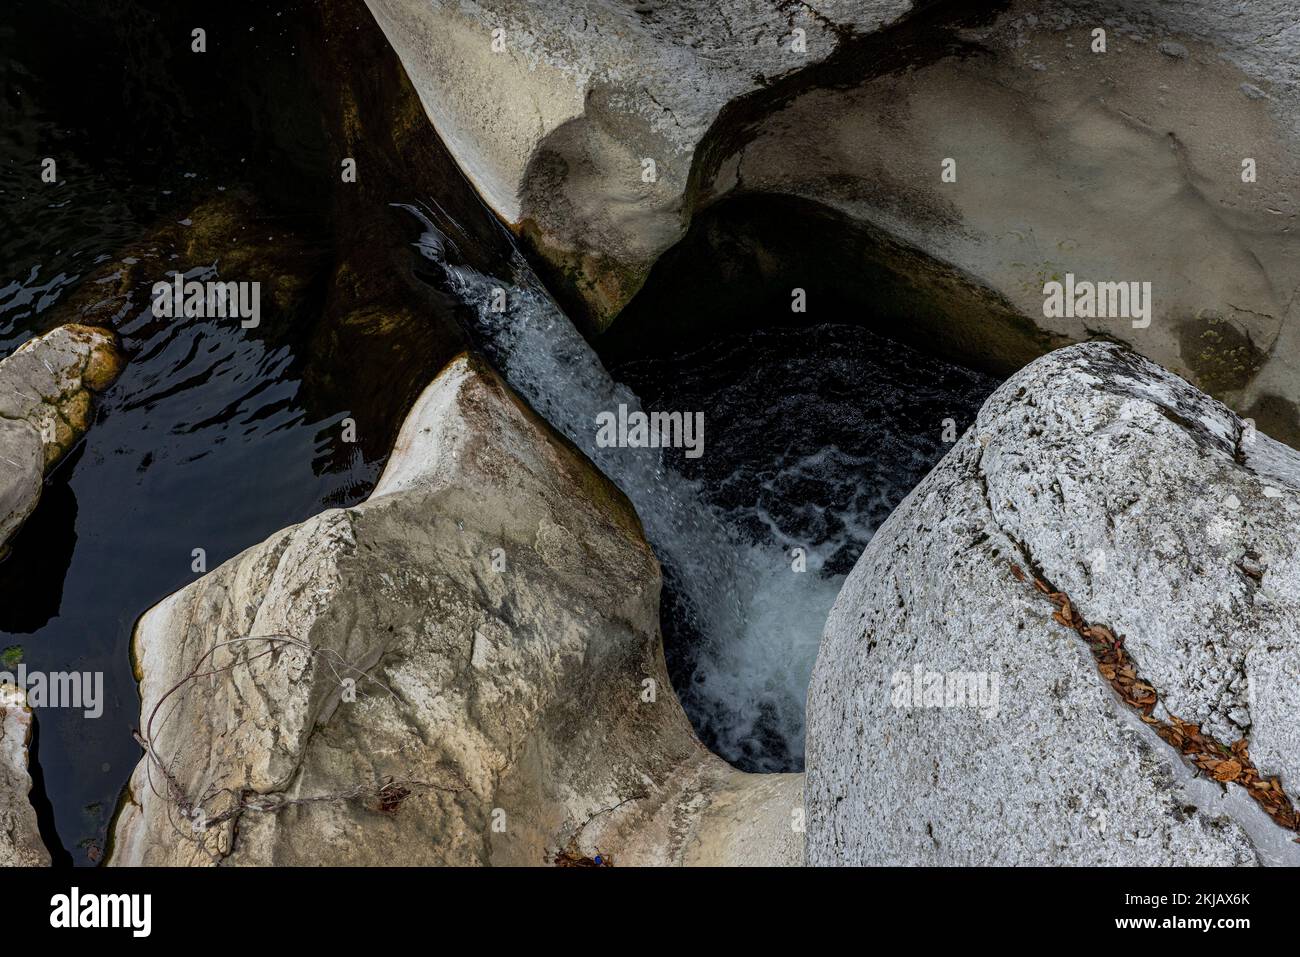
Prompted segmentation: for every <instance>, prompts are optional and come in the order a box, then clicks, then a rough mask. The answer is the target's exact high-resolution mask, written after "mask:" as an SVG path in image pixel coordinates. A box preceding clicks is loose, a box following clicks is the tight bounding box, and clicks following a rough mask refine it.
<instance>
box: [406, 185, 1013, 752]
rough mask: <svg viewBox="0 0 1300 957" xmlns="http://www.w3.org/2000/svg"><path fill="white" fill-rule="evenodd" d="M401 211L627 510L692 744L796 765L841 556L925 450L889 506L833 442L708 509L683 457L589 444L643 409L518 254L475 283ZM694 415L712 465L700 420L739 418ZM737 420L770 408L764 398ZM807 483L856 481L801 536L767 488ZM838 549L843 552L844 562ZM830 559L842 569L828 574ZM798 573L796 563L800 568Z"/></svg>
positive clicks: (487, 344)
mask: <svg viewBox="0 0 1300 957" xmlns="http://www.w3.org/2000/svg"><path fill="white" fill-rule="evenodd" d="M402 208H404V209H406V210H408V211H409V212H411V213H412V214H413V215H415V216H416V217H418V218H419V219H420V221H421V222H422V223H423V225H424V229H425V231H424V234H423V235H422V236H421V237H420V239H419V240H418V241H417V243H416V244H415V245H416V247H417V248H418V249H419V251H420V253H421V254H422V255H423V256H424V257H425V258H426V259H428V260H429V261H431V262H433V263H436V264H437V265H438V267H439V268H440V270H441V272H442V273H443V276H444V282H445V284H446V286H447V289H448V291H449V292H450V293H451V294H452V295H454V296H455V297H456V298H457V299H459V300H460V301H461V302H462V303H463V304H464V305H465V306H467V307H468V310H467V312H468V315H469V316H470V317H471V322H472V324H473V326H474V328H473V329H472V334H473V336H474V338H475V340H476V342H477V344H478V346H479V348H480V349H481V350H482V351H483V352H484V353H485V354H486V355H487V356H488V358H489V359H490V360H491V361H492V362H493V364H494V366H495V367H496V368H497V369H498V370H499V371H500V372H501V373H502V374H503V375H504V376H505V378H506V380H507V381H508V382H509V383H510V385H511V387H512V388H513V389H514V390H515V391H516V392H518V393H519V394H520V395H522V396H523V397H524V398H525V399H526V400H527V401H528V402H529V403H530V404H531V405H532V407H533V408H534V409H535V410H536V411H537V412H538V413H539V414H541V415H542V416H544V417H545V418H546V419H547V421H549V422H550V423H551V424H552V425H553V426H554V427H555V428H556V429H558V430H559V431H560V432H562V433H563V434H564V435H565V436H567V437H568V438H569V440H570V441H572V442H573V443H574V444H575V445H577V446H578V447H579V448H580V449H582V451H583V452H584V453H585V454H586V455H587V456H588V457H589V458H590V459H591V460H592V461H593V462H595V463H596V465H597V466H598V467H599V468H600V469H601V470H602V471H603V472H604V473H605V474H606V475H607V476H608V477H609V478H610V479H611V480H612V481H613V482H614V483H615V484H617V485H618V487H619V488H620V489H622V491H623V492H624V494H626V495H627V497H628V498H629V499H630V500H631V502H632V504H633V505H634V506H635V508H636V510H637V513H638V515H639V516H640V518H641V521H642V524H643V526H644V528H645V532H646V537H647V538H648V540H649V541H650V544H651V545H652V546H653V547H654V549H655V552H656V554H657V555H658V556H659V558H660V561H661V563H662V564H663V566H664V569H665V579H666V582H665V584H666V588H668V589H671V591H672V599H673V606H674V615H675V616H676V618H677V621H676V622H674V624H675V625H677V626H684V630H685V631H686V632H688V633H689V634H690V636H691V638H692V645H693V647H692V648H691V649H690V659H691V660H690V669H689V670H690V674H689V680H687V681H686V682H684V683H683V682H682V681H681V676H680V675H679V676H678V687H677V688H676V691H677V693H678V695H679V696H680V698H681V700H682V704H683V706H684V707H685V709H686V711H687V713H688V714H689V715H690V716H691V719H692V721H693V722H694V723H695V726H696V728H697V729H698V730H699V731H700V733H701V736H702V737H703V738H704V739H705V740H706V742H707V743H709V744H710V746H712V747H713V748H714V749H715V750H716V751H717V752H718V753H719V754H721V755H722V756H723V757H724V758H726V759H728V760H730V761H732V762H733V763H735V764H737V765H738V766H741V767H744V768H745V769H747V770H758V771H787V770H798V769H801V768H802V765H803V747H804V745H803V742H804V704H805V698H806V693H807V685H808V680H809V676H810V675H811V672H812V666H813V662H814V659H815V657H816V653H817V647H818V643H819V641H820V638H821V632H822V628H823V627H824V624H825V621H826V615H827V613H828V612H829V610H830V607H831V605H832V604H833V603H834V600H835V597H836V595H837V594H838V592H839V588H840V585H841V584H842V582H843V579H844V575H845V574H846V573H847V571H848V568H849V567H851V564H852V560H853V559H855V558H856V556H857V554H858V553H859V552H860V550H861V548H862V547H863V546H864V545H865V544H866V541H867V540H869V538H870V536H871V534H872V532H873V531H874V529H875V528H876V527H877V526H878V525H879V522H880V521H881V520H883V518H884V517H885V515H887V514H888V512H889V510H890V509H892V507H893V506H894V505H895V504H897V500H898V499H899V498H901V496H902V494H904V493H905V492H906V490H907V488H910V486H911V484H912V483H914V482H915V481H916V479H918V478H919V477H920V475H923V474H924V472H925V470H926V469H928V468H929V467H930V465H932V464H933V462H934V461H935V460H937V458H938V457H939V454H941V451H942V450H941V449H940V450H938V451H937V452H935V453H933V454H931V455H929V456H928V459H927V458H926V457H925V456H922V457H921V458H922V459H925V461H922V462H921V463H920V470H919V472H917V471H916V469H915V468H913V470H912V471H913V472H915V474H911V475H910V479H909V481H908V484H907V486H906V487H904V488H901V489H899V490H898V494H897V495H895V496H893V497H892V499H890V496H881V495H880V494H879V490H873V491H869V492H868V493H866V494H859V492H858V484H859V481H860V475H861V474H864V473H868V472H870V463H869V462H868V456H862V455H854V454H852V453H851V452H845V451H841V450H840V449H838V448H835V447H830V448H823V449H818V450H816V451H814V452H811V453H808V454H801V455H796V456H790V457H785V456H782V455H781V453H779V452H778V453H777V456H778V458H780V459H781V461H780V463H779V467H778V468H777V470H776V471H777V472H778V473H779V474H778V475H777V476H775V477H774V476H772V475H763V476H760V475H756V476H749V478H750V479H753V480H755V481H756V482H757V483H759V484H762V485H763V486H764V491H763V492H762V493H761V494H760V498H762V499H764V501H765V504H764V502H760V503H757V504H756V503H753V502H747V503H744V504H741V505H737V504H735V503H734V502H733V503H730V504H726V503H719V502H718V501H716V500H715V499H716V496H714V495H711V492H713V491H715V488H714V484H715V483H712V482H711V481H709V480H708V479H706V478H703V477H695V476H687V475H685V474H683V470H682V469H680V468H679V467H676V466H675V465H674V464H673V462H672V460H671V457H672V455H673V454H676V455H678V456H680V453H669V454H666V453H665V452H664V450H662V449H655V448H623V447H601V446H600V445H598V444H597V441H596V436H597V416H598V415H599V414H600V413H602V412H615V411H616V410H617V409H618V407H619V406H620V405H625V406H626V407H627V409H628V411H629V413H631V412H637V411H642V410H643V405H642V401H641V399H640V398H638V396H637V395H636V394H635V393H634V392H633V391H632V390H631V389H630V388H628V387H627V386H625V385H623V384H621V383H619V382H617V381H615V379H614V378H613V377H612V376H611V375H610V374H609V373H608V372H607V371H606V369H605V367H604V365H603V364H602V363H601V360H600V359H599V357H598V356H597V355H596V353H595V351H594V350H593V349H592V347H591V346H590V345H589V344H588V343H587V341H586V340H585V339H584V338H583V336H582V335H581V334H580V333H579V332H578V330H577V329H576V328H575V327H574V325H573V324H572V323H571V322H570V321H569V319H568V318H567V317H566V316H565V314H564V313H563V311H562V310H561V309H560V308H559V307H558V306H557V305H556V303H555V302H554V301H553V300H552V298H551V297H550V295H549V294H548V293H547V291H546V290H545V288H544V287H543V286H542V284H541V282H540V281H539V280H538V279H537V278H536V276H535V275H534V274H533V272H532V270H531V269H530V268H529V267H528V265H527V263H526V262H525V261H524V259H523V257H522V256H521V255H519V254H518V253H516V255H515V257H514V262H513V263H512V267H511V268H512V276H511V281H510V282H509V283H508V284H507V283H505V282H503V281H502V280H500V279H498V278H495V277H492V276H487V275H484V274H482V273H481V272H478V271H477V270H475V269H473V268H470V267H468V266H465V265H461V264H457V263H455V262H453V260H454V259H455V258H457V257H456V247H455V243H454V241H453V240H451V239H450V238H449V236H448V235H447V234H446V233H445V232H443V231H442V230H441V229H439V228H438V226H436V225H435V224H434V223H433V222H432V221H431V220H430V218H429V216H427V215H425V213H424V212H423V211H421V210H420V209H417V208H415V207H413V206H403V207H402ZM778 361H779V360H778ZM963 371H964V370H963ZM990 388H991V386H990ZM977 391H978V390H977ZM980 398H981V399H982V395H981V397H980ZM977 406H978V402H976V407H977ZM674 408H679V407H676V406H675V407H674ZM696 410H702V411H704V412H705V418H706V431H705V452H704V455H705V458H706V459H707V458H708V457H709V456H711V455H713V454H717V453H714V452H713V451H712V449H713V446H711V445H710V433H709V428H710V422H711V421H713V420H714V417H715V415H722V416H725V415H727V414H729V411H731V412H734V410H728V409H725V408H719V407H717V404H716V399H715V397H706V399H705V402H704V404H703V405H700V406H696V407H694V408H693V409H691V410H689V411H696ZM680 411H683V412H686V411H688V410H687V409H684V408H682V409H680ZM744 414H747V415H751V417H752V416H753V415H756V416H758V417H763V416H766V415H771V414H772V413H771V412H770V411H769V410H767V409H766V408H765V407H764V406H763V405H762V404H761V402H760V403H759V404H757V405H756V406H754V407H753V408H747V409H746V410H745V413H744ZM856 424H857V423H856V422H855V425H856ZM805 426H806V423H802V422H800V423H798V427H801V428H802V427H805ZM760 427H761V426H760ZM935 440H936V444H937V433H936V437H935ZM873 448H874V446H873ZM727 467H728V468H730V463H729V462H728V463H727ZM738 474H739V470H738ZM810 474H815V475H818V476H824V475H827V474H833V475H834V476H835V477H836V480H837V481H839V482H840V484H841V485H851V486H852V488H851V490H850V492H849V494H848V495H847V497H845V496H840V497H841V498H846V499H847V502H846V505H845V508H844V509H839V510H837V516H836V521H835V522H834V525H835V527H834V528H833V529H830V530H823V532H822V533H821V534H813V535H802V534H800V535H794V534H791V533H790V532H788V531H787V530H786V529H787V527H795V528H797V527H800V526H803V529H801V531H802V530H806V526H807V522H806V521H802V520H801V517H800V516H797V515H793V514H784V515H783V514H779V513H780V511H782V510H787V511H788V510H801V509H802V510H808V509H811V510H813V511H817V512H820V511H822V510H821V509H820V508H818V506H816V505H810V504H808V503H806V502H800V501H790V502H786V501H785V500H784V499H783V498H782V496H781V495H780V494H779V493H780V489H779V488H777V487H776V486H778V485H780V484H781V480H783V479H784V480H790V479H793V480H795V481H797V480H798V478H799V476H801V475H810ZM909 474H910V473H909ZM773 493H775V494H773ZM887 500H888V501H887ZM805 517H806V516H805ZM795 548H799V549H801V551H800V552H799V553H798V554H799V555H800V556H801V562H796V561H793V560H792V549H795ZM846 549H847V550H849V551H851V553H852V554H851V555H850V556H849V558H848V560H847V561H845V559H844V552H845V550H846ZM828 562H831V563H832V564H834V565H835V566H837V567H835V568H834V570H833V571H832V570H831V569H829V568H827V563H828ZM797 564H802V567H800V568H799V569H798V571H796V567H795V566H796V565H797ZM801 572H802V573H801ZM683 619H684V620H683ZM668 628H669V623H667V622H665V631H667V630H668ZM671 664H672V663H671V661H670V666H671ZM683 684H684V686H683Z"/></svg>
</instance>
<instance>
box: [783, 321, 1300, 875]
mask: <svg viewBox="0 0 1300 957" xmlns="http://www.w3.org/2000/svg"><path fill="white" fill-rule="evenodd" d="M1298 526H1300V453H1296V452H1295V451H1293V450H1291V449H1290V448H1288V447H1286V446H1283V445H1281V444H1280V443H1278V442H1275V441H1273V440H1272V439H1270V438H1268V437H1267V436H1265V435H1263V434H1259V433H1253V432H1252V431H1251V430H1250V429H1249V428H1246V427H1244V424H1243V422H1242V420H1241V419H1239V418H1238V417H1237V416H1236V415H1235V414H1233V413H1232V412H1231V411H1230V410H1228V409H1227V408H1225V407H1224V406H1223V405H1221V404H1220V403H1218V402H1216V401H1214V400H1213V399H1210V398H1209V397H1207V396H1206V395H1204V394H1203V393H1201V392H1199V391H1197V390H1196V389H1195V388H1193V387H1192V386H1190V385H1188V384H1187V383H1186V382H1185V381H1184V380H1182V379H1180V378H1178V377H1177V376H1175V375H1173V374H1172V373H1170V372H1168V371H1166V370H1164V369H1161V368H1160V367H1158V366H1156V365H1155V364H1153V363H1151V362H1150V361H1148V360H1146V359H1143V358H1141V357H1140V356H1138V355H1136V354H1135V353H1133V352H1131V351H1129V350H1128V349H1126V348H1125V347H1123V346H1121V345H1118V344H1113V343H1102V342H1093V343H1085V344H1082V345H1077V346H1071V347H1068V348H1065V349H1061V350H1059V351H1056V352H1053V353H1051V354H1049V355H1048V356H1046V357H1044V358H1042V359H1039V360H1037V361H1035V362H1034V363H1032V364H1031V365H1029V366H1028V367H1026V368H1025V369H1023V370H1022V371H1021V372H1019V373H1017V374H1016V375H1015V376H1013V377H1012V378H1011V379H1010V380H1008V381H1007V382H1006V383H1005V384H1004V385H1003V386H1002V387H1001V388H1000V389H999V390H998V391H997V392H996V393H994V395H993V396H992V397H991V398H990V399H989V400H988V402H987V403H986V404H985V406H984V408H983V409H982V410H981V412H980V415H979V417H978V419H977V421H976V423H975V425H974V426H973V427H972V428H971V430H970V431H969V432H968V433H967V434H966V435H965V436H963V438H962V439H960V440H959V441H958V443H957V444H956V445H955V446H954V447H953V449H952V450H951V451H950V452H949V454H948V455H947V456H946V457H945V458H944V460H943V461H942V462H941V463H940V464H939V465H938V466H937V467H936V468H935V469H934V471H933V472H931V473H930V475H929V476H927V477H926V479H925V480H924V481H922V482H921V484H920V485H918V486H917V488H916V489H914V490H913V491H912V493H911V494H910V495H909V496H908V497H907V498H906V499H905V500H904V502H903V503H902V504H901V505H900V506H899V507H898V509H897V510H896V511H895V512H894V514H893V515H891V516H890V517H889V519H888V520H887V521H886V522H885V524H884V525H883V526H882V527H881V528H880V530H879V531H878V532H877V533H876V536H875V537H874V538H873V539H872V540H871V542H870V544H869V545H868V547H867V549H866V551H865V552H864V553H863V555H862V557H861V559H860V560H859V561H858V563H857V565H856V566H855V567H854V570H853V572H852V573H851V575H850V576H849V578H848V580H847V582H846V583H845V586H844V589H843V591H842V592H841V594H840V596H839V599H838V600H837V602H836V604H835V607H834V609H833V611H832V612H831V615H830V618H829V621H828V624H827V629H826V633H825V637H824V639H823V642H822V646H821V650H820V653H819V655H818V660H817V665H816V668H815V671H814V675H813V680H812V685H811V688H810V691H809V701H808V726H809V741H808V764H807V768H808V772H807V781H806V803H807V811H808V859H809V862H810V863H812V864H830V863H861V864H892V863H905V864H936V863H937V864H972V865H981V864H1040V865H1049V864H1066V863H1069V864H1158V865H1176V864H1243V863H1295V862H1296V861H1297V859H1298V858H1300V854H1298V852H1300V845H1297V844H1295V843H1294V842H1293V840H1292V839H1293V838H1294V837H1295V836H1296V835H1295V834H1294V833H1292V832H1289V831H1286V830H1284V829H1282V828H1280V827H1278V826H1277V825H1276V824H1274V823H1273V822H1272V821H1270V820H1269V819H1268V818H1267V817H1266V816H1265V815H1264V814H1263V812H1262V811H1260V810H1259V809H1258V808H1257V807H1256V806H1254V805H1253V804H1252V802H1251V801H1250V800H1249V798H1247V797H1246V796H1245V794H1244V791H1243V790H1242V788H1241V787H1239V786H1238V785H1236V784H1227V785H1220V784H1218V783H1216V782H1211V781H1207V780H1206V779H1204V778H1196V777H1194V776H1193V774H1192V773H1191V771H1190V769H1189V768H1188V766H1187V765H1186V764H1185V763H1184V762H1183V760H1182V759H1181V758H1180V757H1178V756H1177V754H1176V752H1174V751H1173V750H1172V749H1171V748H1169V747H1168V746H1166V745H1165V743H1164V742H1162V741H1161V740H1160V739H1159V738H1158V737H1157V736H1156V735H1155V734H1154V733H1153V732H1152V731H1151V730H1150V729H1149V728H1148V727H1146V726H1144V725H1143V724H1142V723H1141V722H1140V721H1138V720H1137V719H1136V718H1135V716H1134V713H1133V712H1132V711H1130V710H1129V709H1128V708H1127V707H1126V706H1124V705H1123V704H1122V703H1121V702H1120V701H1119V699H1118V698H1117V697H1116V696H1115V695H1114V693H1113V692H1112V691H1111V690H1110V688H1109V687H1108V686H1107V685H1106V684H1105V683H1104V682H1103V681H1102V679H1101V678H1100V676H1099V675H1098V674H1097V672H1096V669H1095V667H1094V664H1093V662H1092V660H1091V658H1090V656H1089V653H1088V651H1087V649H1086V648H1085V646H1084V645H1083V643H1082V642H1081V641H1080V640H1079V639H1078V638H1077V636H1075V635H1074V634H1073V633H1072V632H1071V631H1069V630H1068V629H1065V628H1061V627H1060V626H1058V625H1057V624H1055V623H1054V622H1053V621H1052V620H1051V618H1050V611H1051V608H1050V605H1046V604H1045V603H1044V602H1043V601H1042V596H1040V595H1037V594H1036V593H1034V592H1033V591H1032V590H1028V589H1026V588H1025V587H1024V586H1022V585H1020V584H1019V583H1018V582H1017V581H1016V580H1015V579H1014V578H1013V577H1012V576H1011V575H1010V574H1009V571H1008V562H1009V561H1014V562H1016V563H1018V564H1020V565H1022V566H1025V567H1027V568H1033V569H1035V570H1037V571H1039V572H1040V573H1041V574H1042V575H1044V576H1045V577H1046V578H1047V579H1048V580H1050V581H1051V582H1053V583H1054V584H1055V586H1056V587H1058V588H1059V589H1061V590H1062V591H1064V592H1067V593H1068V594H1069V595H1070V596H1071V598H1072V599H1073V601H1074V604H1075V606H1076V607H1077V608H1078V609H1079V610H1080V612H1081V613H1082V614H1084V615H1085V616H1086V617H1087V618H1088V619H1089V620H1091V621H1094V622H1101V623H1105V624H1106V625H1108V626H1109V627H1110V628H1111V629H1113V630H1114V632H1115V633H1116V634H1120V635H1124V636H1125V637H1126V639H1127V640H1126V645H1125V647H1126V649H1127V651H1128V652H1129V654H1130V655H1131V657H1132V659H1133V660H1134V662H1135V663H1136V664H1137V666H1138V668H1139V669H1140V671H1141V673H1142V675H1143V676H1144V677H1145V679H1146V680H1147V681H1149V682H1150V683H1151V684H1152V685H1153V686H1154V687H1155V688H1156V690H1157V692H1158V694H1159V695H1160V702H1161V707H1160V708H1159V709H1158V711H1157V714H1158V715H1161V714H1165V713H1168V712H1172V713H1173V714H1176V715H1177V716H1178V717H1180V718H1181V719H1183V720H1185V721H1192V722H1195V723H1197V724H1199V725H1201V726H1202V727H1203V728H1204V729H1206V730H1207V731H1208V732H1211V733H1213V734H1214V735H1215V736H1216V737H1217V738H1219V740H1221V741H1223V742H1227V743H1231V742H1232V741H1235V740H1237V739H1238V738H1241V737H1243V736H1244V737H1245V738H1247V740H1248V741H1249V746H1250V754H1251V756H1252V758H1253V759H1254V761H1255V763H1256V764H1257V766H1258V767H1259V769H1260V771H1261V772H1262V773H1264V774H1268V775H1274V774H1275V775H1278V776H1280V778H1281V781H1282V784H1283V787H1284V788H1285V789H1286V791H1287V793H1288V794H1289V795H1290V797H1291V798H1292V800H1293V801H1294V800H1296V799H1297V798H1298V797H1300V733H1298V732H1297V730H1296V723H1295V715H1296V714H1297V713H1300V634H1297V631H1296V623H1297V622H1300V538H1298V537H1297V536H1296V529H1297V527H1298ZM918 667H919V668H920V669H922V671H923V672H924V673H927V674H929V673H939V674H950V673H953V672H976V673H982V674H986V675H990V676H995V677H996V678H997V680H998V692H999V693H998V697H997V702H996V705H997V706H996V708H991V707H983V708H981V707H964V706H962V703H963V699H961V698H958V699H956V700H955V701H954V702H953V703H951V704H949V703H948V702H947V699H946V698H945V699H944V700H945V704H944V706H942V707H940V706H933V705H927V704H926V703H925V702H924V700H923V701H922V703H921V704H920V705H917V704H916V703H915V699H914V698H905V699H904V700H903V701H901V702H899V701H898V699H897V698H896V697H895V696H894V694H893V690H894V686H895V685H896V684H898V683H899V682H900V678H899V677H898V676H899V675H900V674H901V673H907V674H908V675H909V677H910V676H911V675H913V674H914V673H915V669H916V668H918ZM1165 709H1167V711H1166V710H1165Z"/></svg>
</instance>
